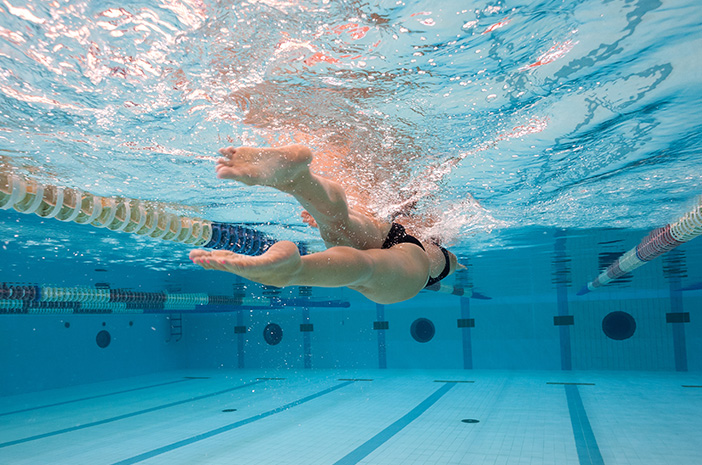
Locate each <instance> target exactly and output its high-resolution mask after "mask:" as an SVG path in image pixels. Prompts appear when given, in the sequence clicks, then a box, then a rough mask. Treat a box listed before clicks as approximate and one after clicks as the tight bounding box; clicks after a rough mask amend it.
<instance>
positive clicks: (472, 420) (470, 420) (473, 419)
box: [461, 418, 480, 423]
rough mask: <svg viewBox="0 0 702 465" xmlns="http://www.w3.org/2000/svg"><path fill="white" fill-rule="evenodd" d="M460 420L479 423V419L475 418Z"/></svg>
mask: <svg viewBox="0 0 702 465" xmlns="http://www.w3.org/2000/svg"><path fill="white" fill-rule="evenodd" d="M461 421H462V422H463V423H480V420H476V419H475V418H464V419H463V420H461Z"/></svg>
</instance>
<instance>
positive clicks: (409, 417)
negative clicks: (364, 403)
mask: <svg viewBox="0 0 702 465" xmlns="http://www.w3.org/2000/svg"><path fill="white" fill-rule="evenodd" d="M455 385H456V383H446V384H444V385H443V386H441V387H440V388H439V389H437V390H436V391H434V393H433V394H432V395H430V396H429V397H427V398H426V399H424V400H423V401H422V402H421V403H420V404H419V405H417V406H416V407H415V408H413V409H412V410H410V411H409V413H407V414H406V415H405V416H403V417H402V418H400V419H399V420H397V421H396V422H395V423H393V424H391V425H390V426H388V427H387V428H385V429H384V430H382V431H381V432H380V433H378V434H376V435H375V436H373V437H372V438H370V439H369V440H368V441H366V442H364V443H363V444H361V445H360V446H358V447H357V448H356V449H354V450H353V451H351V452H350V453H348V454H347V455H346V456H344V457H342V458H341V460H339V461H337V462H336V463H334V465H354V464H356V463H358V462H360V461H361V460H363V459H364V458H365V457H366V456H368V455H369V454H370V453H371V452H373V451H374V450H376V449H377V448H378V447H380V446H382V445H383V444H384V443H385V442H387V441H388V440H389V439H390V438H392V437H393V436H395V435H396V434H397V433H399V432H400V431H401V430H402V429H404V428H405V427H406V426H407V425H409V424H410V423H412V422H413V421H414V420H416V419H417V418H418V417H419V416H420V415H421V414H422V413H424V412H426V411H427V410H428V409H429V407H431V406H432V405H434V404H435V403H436V401H437V400H439V399H440V398H441V397H442V396H443V395H444V394H446V393H447V392H448V391H449V390H450V389H451V388H452V387H454V386H455Z"/></svg>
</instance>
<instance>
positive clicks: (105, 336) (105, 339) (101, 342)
mask: <svg viewBox="0 0 702 465" xmlns="http://www.w3.org/2000/svg"><path fill="white" fill-rule="evenodd" d="M111 340H112V336H110V333H108V332H107V331H105V330H102V331H100V332H99V333H97V336H95V342H97V345H98V347H100V348H101V349H104V348H105V347H107V346H109V345H110V341H111Z"/></svg>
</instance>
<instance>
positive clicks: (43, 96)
mask: <svg viewBox="0 0 702 465" xmlns="http://www.w3.org/2000/svg"><path fill="white" fill-rule="evenodd" d="M0 18H1V19H0V60H1V61H2V66H0V121H2V124H1V125H0V129H1V130H0V174H1V175H2V176H3V178H2V180H5V181H3V182H5V183H7V180H9V179H21V180H22V182H25V183H30V184H31V183H32V182H34V183H35V184H36V183H38V184H37V185H42V186H45V187H46V189H47V191H50V190H51V191H52V192H58V191H61V192H63V193H65V195H66V199H67V200H66V202H69V200H68V199H70V196H71V195H73V194H71V193H73V192H77V191H78V190H80V192H82V193H83V195H85V196H101V197H105V198H112V199H117V200H115V202H117V203H119V204H120V205H124V204H126V203H128V202H124V201H122V200H120V199H133V200H134V201H138V202H140V203H141V205H147V206H148V205H157V206H158V209H161V210H159V211H166V212H168V214H171V215H180V216H183V217H188V218H190V217H198V218H204V219H205V220H207V221H210V222H214V223H227V224H232V225H235V226H236V227H237V228H246V231H250V233H248V232H247V233H246V234H251V235H253V236H256V237H259V236H258V235H260V237H264V236H265V237H266V238H269V239H271V240H280V239H288V240H293V241H295V242H298V243H299V244H301V246H302V247H304V248H307V249H308V250H317V249H319V248H320V247H321V246H322V244H321V241H320V239H319V236H318V234H317V232H316V231H315V230H313V229H311V228H308V227H307V226H306V225H304V224H303V222H302V221H301V219H300V216H299V215H300V210H301V209H300V208H299V207H298V206H297V204H296V203H295V202H294V201H293V200H292V199H291V198H288V197H286V196H285V195H283V194H280V193H277V192H274V191H272V190H268V189H265V188H251V187H243V186H237V185H230V184H227V183H225V182H224V181H221V180H217V179H216V178H215V177H214V176H213V165H214V160H215V159H216V149H217V148H219V147H221V146H224V145H239V144H250V145H263V144H266V145H268V144H278V143H286V142H292V141H297V142H302V143H305V144H308V145H310V146H311V147H312V148H313V149H315V150H316V151H318V152H319V153H320V156H319V157H318V161H316V165H315V169H317V170H318V171H319V172H322V173H325V174H327V175H330V176H334V177H335V178H337V179H339V180H340V181H341V182H343V183H344V185H345V186H346V187H347V188H348V189H349V191H350V198H351V201H352V202H357V203H361V204H363V205H364V206H365V207H366V208H368V209H370V210H371V211H374V212H376V213H377V214H379V215H389V214H391V213H393V212H396V211H398V210H402V209H405V210H406V209H410V210H411V211H412V213H413V214H414V215H416V216H418V217H420V218H422V219H424V220H426V221H427V222H430V221H431V222H430V223H429V224H430V226H427V228H426V230H425V233H426V234H428V235H432V236H435V237H440V238H441V239H442V240H443V241H444V242H445V243H448V244H452V247H451V248H452V250H454V251H456V253H457V255H458V256H459V258H460V259H461V261H462V262H463V263H464V264H466V265H467V266H468V269H467V270H466V271H465V272H461V273H458V274H457V275H455V277H451V278H450V279H449V280H448V282H447V283H446V284H447V287H446V288H445V289H444V291H445V292H432V291H424V292H422V293H421V294H420V295H419V296H418V297H416V298H415V299H412V300H410V301H408V302H405V303H402V304H394V305H385V306H383V305H376V304H373V303H371V302H370V301H367V300H365V299H363V298H361V297H360V296H359V295H358V294H357V293H354V292H352V291H348V290H323V289H309V288H290V289H283V290H279V289H275V288H267V287H265V286H260V285H257V284H253V283H249V282H246V281H242V280H240V279H238V278H236V277H234V276H232V275H224V274H222V275H220V274H216V273H213V272H205V271H203V270H200V269H198V268H196V267H195V266H193V265H192V264H191V262H190V261H189V260H188V259H187V253H188V250H189V248H190V246H188V245H185V244H180V243H175V242H173V241H164V240H158V239H154V238H152V237H148V236H146V235H137V234H128V233H124V232H117V231H110V230H109V229H119V226H124V228H123V229H127V230H129V225H128V224H127V223H126V222H124V224H122V225H116V226H115V227H114V228H109V227H105V228H95V227H92V226H89V225H85V224H75V222H70V221H68V222H61V221H57V220H56V219H55V218H49V217H48V216H47V215H44V216H45V217H39V216H37V215H34V214H29V215H28V214H21V213H19V212H17V211H15V209H12V208H10V209H8V210H3V211H0V246H1V248H0V292H1V293H2V298H0V312H1V313H0V367H1V368H2V377H0V381H1V382H0V394H2V396H3V397H2V398H0V462H3V463H13V464H14V463H30V464H36V463H67V464H68V463H110V464H112V463H137V462H139V463H141V462H144V463H320V464H322V463H323V464H326V463H345V464H350V463H403V464H404V463H436V464H448V463H456V464H463V463H507V464H512V463H515V464H517V463H554V464H563V463H573V464H585V463H606V464H608V465H609V464H620V463H621V464H624V463H644V462H645V463H656V464H659V463H660V464H667V463H673V462H675V463H676V464H680V463H683V464H686V463H689V464H694V463H697V462H698V461H699V460H700V453H699V451H697V450H696V448H695V444H696V438H697V437H698V436H699V434H700V433H701V432H702V427H700V425H699V422H698V421H697V418H698V417H699V414H700V413H701V412H702V399H701V398H700V395H701V394H702V391H701V390H700V386H701V385H702V379H701V376H700V372H701V371H702V357H700V354H701V353H702V326H701V325H700V322H699V321H698V319H699V318H698V315H697V313H698V311H699V308H700V304H701V303H702V300H701V299H702V290H701V289H702V285H701V284H700V283H702V269H701V266H702V259H701V258H702V244H699V243H698V242H697V241H694V240H692V241H690V242H688V243H685V244H683V245H681V246H679V247H677V248H676V249H674V250H673V251H671V252H669V253H667V254H665V255H664V256H662V257H660V258H656V259H655V260H652V261H651V262H650V263H648V264H646V265H645V266H642V267H641V268H639V269H637V270H635V271H633V272H632V273H627V274H625V275H624V276H621V277H619V278H618V279H616V280H615V281H614V282H612V283H610V284H608V285H607V286H603V287H602V288H600V289H597V290H595V291H593V292H591V293H588V294H586V295H582V296H578V295H577V291H578V290H579V289H581V287H582V286H583V285H585V284H586V283H588V282H590V281H591V280H593V279H594V278H595V277H596V276H597V275H598V274H599V272H600V271H602V270H603V269H604V268H606V267H607V266H609V265H610V264H611V263H612V262H614V260H616V259H617V258H618V257H619V256H621V255H622V254H623V253H625V252H627V251H629V250H631V249H632V248H634V247H636V245H637V244H639V242H640V241H641V240H642V239H643V238H644V237H646V235H647V234H649V232H650V231H652V230H654V229H655V228H658V227H660V226H663V225H666V224H670V223H673V222H675V221H676V220H677V219H678V218H680V217H681V216H682V215H683V214H685V213H686V212H688V211H690V210H691V209H693V208H695V205H697V203H696V202H697V196H699V195H700V194H701V193H702V189H701V185H702V170H701V169H700V168H701V164H700V161H699V156H698V153H699V151H700V148H701V145H702V137H700V126H699V124H698V118H697V114H698V113H699V111H698V108H699V107H700V103H701V102H700V100H701V99H702V89H701V85H700V78H699V76H700V72H701V71H702V69H700V66H701V65H700V63H701V61H700V60H699V59H696V57H698V56H699V50H700V46H701V45H702V32H700V31H702V28H700V25H701V23H702V13H700V11H699V8H698V7H697V6H696V5H695V4H694V3H693V2H691V1H689V0H688V1H665V2H659V1H653V0H640V1H602V2H597V1H581V2H567V3H563V2H549V1H544V2H538V3H515V2H476V3H472V4H470V5H467V4H461V3H460V2H442V3H441V5H440V6H437V5H436V4H434V3H432V2H421V1H416V2H395V1H392V2H378V3H373V4H367V3H360V2H302V3H295V2H277V1H273V0H265V1H250V2H242V3H236V2H210V1H196V0H189V1H185V0H184V1H172V0H162V1H154V2H144V1H139V2H119V3H114V4H113V3H110V2H62V1H57V2H51V3H48V2H25V3H22V4H20V3H13V2H11V1H10V0H8V1H6V2H4V3H3V4H2V5H0ZM0 184H2V183H0ZM10 184H11V183H10ZM50 186H53V187H50ZM369 186H373V189H374V190H373V191H372V192H368V190H369ZM0 187H3V188H4V189H5V190H7V189H8V186H7V185H6V184H2V186H0ZM55 188H56V189H55ZM52 189H54V190H52ZM6 200H7V198H6V197H1V198H0V203H3V202H5V201H6ZM30 200H31V199H29V198H28V200H27V204H26V205H25V207H27V208H28V206H29V203H31V202H30ZM120 202H122V203H120ZM130 205H132V206H135V205H138V203H132V204H130ZM154 208H156V207H154ZM135 211H136V210H135ZM70 213H71V212H68V211H67V215H69V214H70ZM77 213H78V212H77V211H76V214H77ZM59 216H61V215H60V214H59ZM115 221H117V220H115ZM145 221H146V220H145ZM173 224H175V223H173ZM243 230H244V229H237V231H243ZM168 234H169V233H168V232H167V231H165V230H164V231H163V236H164V237H167V236H168ZM174 234H175V233H174ZM178 234H180V229H179V230H178ZM176 235H177V234H176ZM450 292H453V294H450ZM463 420H467V421H463ZM117 437H118V438H119V439H116V438H117Z"/></svg>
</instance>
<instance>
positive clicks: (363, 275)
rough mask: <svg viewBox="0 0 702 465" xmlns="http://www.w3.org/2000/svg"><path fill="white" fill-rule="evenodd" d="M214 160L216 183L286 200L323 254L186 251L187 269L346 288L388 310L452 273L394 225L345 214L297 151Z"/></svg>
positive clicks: (338, 192)
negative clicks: (260, 189)
mask: <svg viewBox="0 0 702 465" xmlns="http://www.w3.org/2000/svg"><path fill="white" fill-rule="evenodd" d="M219 153H220V154H221V155H222V158H220V159H218V160H217V166H216V168H215V170H216V172H217V177H218V178H221V179H233V180H235V181H238V182H241V183H244V184H247V185H250V186H252V185H259V186H268V187H272V188H274V189H277V190H279V191H281V192H285V193H288V194H290V195H292V196H293V197H295V199H296V200H297V201H298V202H299V203H300V205H302V206H303V207H304V208H305V210H306V212H307V213H305V214H304V215H303V217H305V215H306V220H305V221H306V222H307V223H309V224H311V225H314V226H316V227H318V228H319V232H320V235H321V236H322V239H323V240H324V243H325V245H326V246H327V247H328V248H327V250H325V251H323V252H317V253H312V254H310V255H305V256H300V253H299V251H298V248H297V246H296V245H295V244H294V243H292V242H290V241H280V242H276V243H275V244H273V246H271V247H270V248H269V249H268V250H267V251H266V252H265V253H264V254H263V255H260V256H255V257H252V256H248V255H239V254H236V253H234V252H230V251H228V250H200V249H197V250H193V251H191V252H190V259H191V260H192V261H193V263H195V264H197V265H200V266H202V267H203V268H205V269H207V270H220V271H226V272H229V273H234V274H236V275H239V276H241V277H244V278H246V279H249V280H251V281H255V282H258V283H261V284H266V285H271V286H276V287H285V286H317V287H348V288H350V289H354V290H356V291H358V292H360V293H361V294H363V295H364V296H366V297H367V298H369V299H370V300H372V301H374V302H376V303H381V304H390V303H396V302H401V301H404V300H407V299H410V298H412V297H414V296H415V295H417V294H418V293H419V291H421V290H422V289H424V288H425V287H426V286H430V285H432V284H434V283H436V282H438V281H440V280H441V279H444V278H445V277H446V276H449V275H451V274H453V273H454V272H455V271H456V269H457V268H458V267H459V266H460V265H459V264H458V261H457V259H456V256H455V255H454V254H453V253H451V252H449V251H448V250H446V249H445V248H443V247H441V246H440V245H438V244H437V243H435V242H433V241H431V242H427V241H421V240H419V239H417V237H415V236H413V235H411V234H408V232H407V231H406V230H405V227H404V226H402V225H401V224H399V223H396V222H389V221H382V220H378V219H376V218H372V217H371V216H369V215H367V214H364V213H361V212H359V211H358V210H355V209H353V208H351V207H350V206H349V204H348V202H347V200H346V193H345V192H344V189H343V188H342V187H341V185H340V184H338V183H336V182H334V181H332V180H330V179H328V178H325V177H322V176H319V175H317V174H315V173H313V172H312V171H311V169H310V163H311V162H312V159H313V155H312V152H311V151H310V149H309V148H307V147H305V146H303V145H288V146H285V147H278V148H254V147H238V148H234V147H227V148H223V149H220V150H219Z"/></svg>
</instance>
